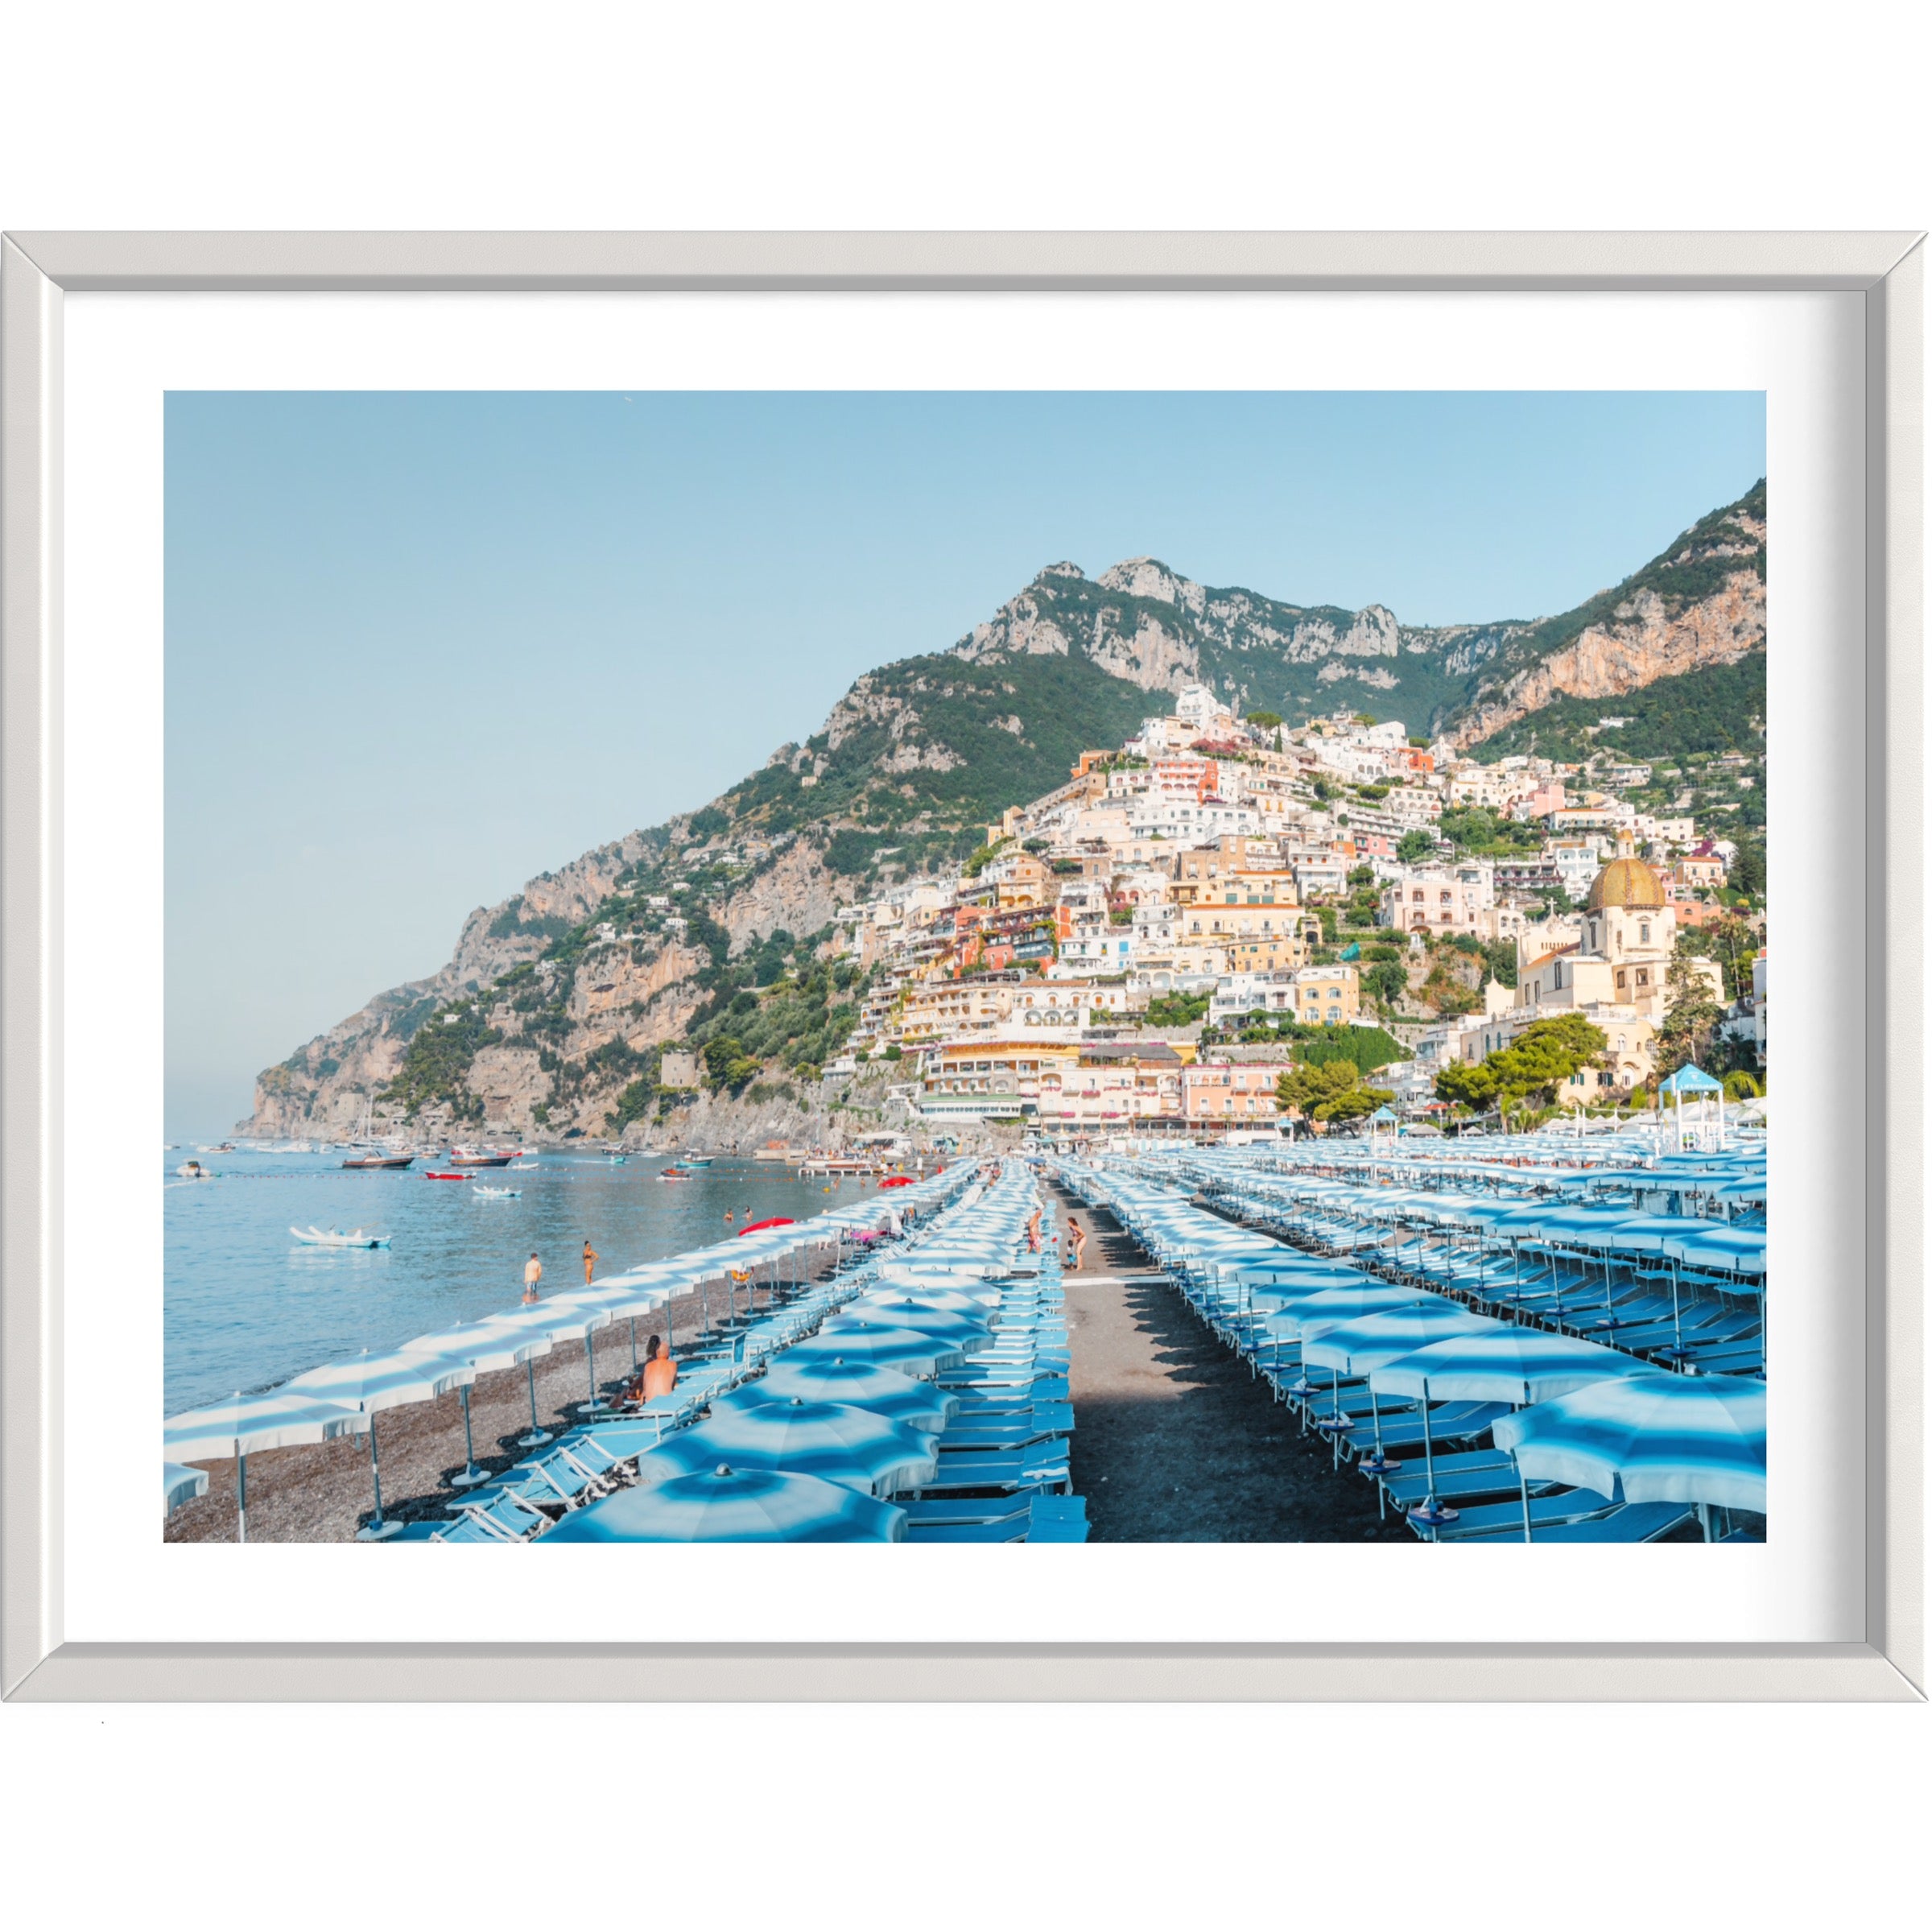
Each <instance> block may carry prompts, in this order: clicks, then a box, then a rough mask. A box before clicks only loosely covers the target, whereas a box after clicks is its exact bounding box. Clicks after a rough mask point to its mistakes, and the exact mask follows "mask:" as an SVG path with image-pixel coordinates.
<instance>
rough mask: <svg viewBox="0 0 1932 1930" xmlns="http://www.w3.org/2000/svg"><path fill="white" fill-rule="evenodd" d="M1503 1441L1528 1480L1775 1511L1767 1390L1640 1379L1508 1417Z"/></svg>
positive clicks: (1719, 1377) (1722, 1382) (1716, 1379)
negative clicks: (1768, 1490) (1768, 1496)
mask: <svg viewBox="0 0 1932 1930" xmlns="http://www.w3.org/2000/svg"><path fill="white" fill-rule="evenodd" d="M1495 1440H1496V1445H1497V1446H1498V1447H1499V1448H1503V1449H1507V1450H1509V1452H1510V1453H1513V1454H1514V1455H1515V1457H1516V1462H1517V1468H1518V1469H1520V1470H1521V1473H1522V1475H1523V1477H1524V1478H1525V1480H1529V1481H1560V1482H1567V1483H1568V1484H1569V1485H1570V1486H1572V1487H1578V1488H1591V1489H1594V1490H1596V1492H1597V1493H1598V1494H1612V1493H1614V1491H1615V1490H1616V1483H1617V1482H1618V1481H1621V1482H1623V1484H1624V1495H1625V1497H1626V1498H1628V1499H1629V1500H1631V1501H1675V1502H1713V1503H1715V1505H1716V1506H1719V1507H1726V1508H1743V1509H1746V1510H1748V1511H1750V1512H1752V1513H1753V1514H1758V1515H1761V1514H1763V1513H1765V1384H1764V1382H1762V1381H1752V1380H1744V1379H1741V1378H1736V1377H1733V1376H1732V1375H1728V1374H1632V1375H1630V1376H1629V1377H1627V1378H1623V1379H1620V1380H1608V1381H1604V1382H1600V1383H1599V1384H1598V1385H1596V1386H1595V1387H1584V1388H1581V1389H1579V1391H1577V1392H1575V1393H1574V1394H1566V1395H1563V1396H1562V1397H1561V1398H1560V1399H1556V1400H1548V1401H1543V1402H1542V1403H1538V1405H1537V1406H1535V1407H1525V1408H1523V1409H1522V1410H1521V1411H1520V1412H1518V1413H1515V1414H1506V1415H1503V1416H1501V1418H1500V1419H1499V1420H1497V1421H1496V1428H1495Z"/></svg>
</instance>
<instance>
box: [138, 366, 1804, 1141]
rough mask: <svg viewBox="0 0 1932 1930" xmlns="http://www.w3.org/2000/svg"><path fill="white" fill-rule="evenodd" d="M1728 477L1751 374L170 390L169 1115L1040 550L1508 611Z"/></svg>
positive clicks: (1454, 609)
mask: <svg viewBox="0 0 1932 1930" xmlns="http://www.w3.org/2000/svg"><path fill="white" fill-rule="evenodd" d="M1763 473H1765V411H1764V403H1763V398H1762V396H1761V395H1758V394H1757V393H1755V392H1752V393H1742V394H1695V395H1662V394H1660V395H1649V394H1645V395H1626V394H1620V395H1292V394H1274V395H1230V394H1188V395H1162V394H1133V395H1097V394H1091V395H1090V394H1065V395H980V394H965V395H872V394H865V395H760V394H742V395H654V394H650V393H648V392H646V391H635V392H634V393H632V394H630V395H618V394H613V395H434V394H420V395H411V394H403V395H338V394H300V395H272V394H270V395H255V394H250V395H242V394H236V395H229V394H193V395H188V394H176V395H171V396H170V397H169V398H168V400H167V725H166V728H167V745H166V749H167V935H166V944H167V1130H168V1132H169V1134H170V1136H171V1137H178V1138H206V1137H209V1136H211V1135H213V1134H218V1133H222V1132H225V1131H226V1130H228V1128H229V1126H232V1125H233V1122H235V1121H236V1120H237V1119H239V1118H242V1116H243V1115H244V1114H246V1112H247V1111H248V1110H249V1106H250V1092H251V1086H252V1081H253V1080H254V1075H255V1074H256V1072H258V1071H259V1070H260V1069H261V1068H262V1067H263V1066H265V1065H267V1064H272V1063H273V1062H274V1061H275V1060H279V1059H281V1058H283V1057H284V1056H286V1055H287V1053H288V1052H291V1050H292V1049H293V1048H295V1047H296V1046H297V1045H299V1044H302V1043H303V1042H304V1041H305V1040H307V1039H310V1038H312V1036H314V1035H315V1034H316V1033H317V1032H319V1031H322V1030H324V1028H325V1027H328V1026H329V1025H331V1024H332V1023H334V1022H335V1021H336V1020H337V1019H341V1018H343V1017H345V1016H346V1015H348V1014H349V1013H350V1012H352V1011H353V1010H356V1009H357V1007H358V1006H361V1004H362V1003H363V1002H365V1000H366V999H367V998H369V997H370V996H371V995H372V994H374V993H376V992H378V991H379V990H383V989H385V988H386V987H388V986H392V985H395V984H398V983H399V982H403V980H406V979H409V978H413V977H421V976H423V975H426V974H427V973H430V972H432V971H434V970H435V969H436V968H437V966H439V965H441V964H442V963H443V961H444V960H445V959H446V958H447V957H448V954H449V952H450V950H451V948H452V945H453V944H454V941H455V939H456V932H457V928H458V926H459V925H460V923H461V920H462V919H463V918H464V915H465V914H466V913H468V912H469V911H471V910H472V909H473V907H476V906H477V905H481V904H489V903H495V902H497V900H499V899H503V898H505V897H507V896H508V895H510V894H511V893H513V892H514V891H516V890H517V889H518V886H520V885H522V882H524V880H525V879H526V878H529V877H530V876H531V875H532V874H535V873H536V872H539V871H542V870H546V869H550V868H553V867H555V866H559V865H562V864H564V863H566V862H568V861H569V860H570V859H572V858H575V857H576V855H577V854H578V853H580V852H582V851H584V850H585V849H588V847H590V846H591V845H595V844H598V843H601V842H602V841H605V840H608V839H610V838H613V837H617V836H619V835H621V833H624V832H625V831H628V830H630V829H634V828H636V827H638V826H641V825H646V824H654V823H655V822H658V820H661V819H663V818H664V817H666V816H669V815H670V814H671V813H672V812H675V811H679V810H683V809H688V808H691V807H693V806H695V805H696V804H700V803H702V802H704V800H706V799H708V798H709V797H711V796H714V795H716V793H717V792H718V791H721V790H723V789H724V788H725V787H727V786H728V785H729V784H730V783H733V782H734V781H735V780H736V779H738V778H740V777H741V776H743V775H745V773H746V772H747V771H750V770H752V769H753V768H755V767H757V766H758V765H759V764H760V763H762V762H763V761H764V760H765V758H766V757H767V756H768V755H769V754H770V752H771V751H772V750H774V748H776V747H777V746H778V745H779V744H781V743H783V742H787V741H790V740H798V739H803V738H805V737H806V736H807V735H808V734H810V733H811V732H812V731H813V730H814V729H816V728H817V727H818V725H819V723H820V722H821V721H823V719H824V715H825V713H826V712H827V711H828V709H830V708H831V706H832V704H833V702H834V701H836V699H837V697H838V696H840V693H841V692H843V691H844V688H846V686H847V685H848V684H849V683H850V682H851V680H852V678H853V677H854V676H857V675H858V674H859V673H860V672H861V671H865V670H867V669H869V668H871V667H873V666H874V665H876V664H878V663H886V662H889V661H891V660H892V659H896V658H900V657H905V656H909V655H916V654H919V653H920V652H923V651H935V650H942V649H944V648H946V647H947V646H949V645H950V644H952V643H954V642H955V641H956V639H958V638H960V636H961V635H963V634H964V633H965V632H966V631H967V630H969V629H970V628H971V627H972V625H973V624H974V623H975V622H979V621H980V620H982V619H983V618H986V617H988V616H989V615H991V614H992V613H993V611H994V610H996V609H997V607H998V606H999V605H1001V603H1002V602H1004V601H1005V600H1006V599H1007V598H1008V597H1010V596H1012V595H1013V593H1014V592H1015V591H1017V590H1018V589H1021V588H1022V586H1023V585H1025V584H1026V582H1027V581H1030V579H1031V577H1033V576H1034V573H1035V572H1037V571H1038V569H1039V568H1041V567H1042V565H1043V564H1047V563H1050V562H1054V561H1057V560H1061V559H1067V560H1071V561H1073V562H1075V563H1077V564H1080V566H1081V568H1084V569H1085V570H1087V571H1088V572H1089V573H1097V572H1100V570H1102V569H1104V568H1107V567H1108V565H1109V564H1113V563H1115V562H1117V561H1119V560H1121V558H1123V557H1127V556H1139V555H1153V556H1158V557H1159V558H1160V559H1162V560H1163V561H1164V562H1166V563H1167V564H1170V565H1171V566H1172V567H1173V568H1175V569H1176V570H1179V571H1180V572H1183V574H1185V575H1187V576H1189V577H1193V578H1194V579H1195V581H1199V582H1201V583H1204V584H1208V585H1212V586H1215V587H1223V586H1231V585H1240V586H1242V587H1245V588H1249V589H1256V590H1259V591H1261V592H1262V593H1265V594H1267V595H1269V596H1273V597H1279V598H1282V599H1285V600H1287V601H1293V602H1298V603H1302V604H1315V603H1330V604H1339V605H1344V606H1346V607H1348V608H1350V609H1354V608H1359V607H1360V605H1363V604H1364V603H1369V602H1380V603H1383V604H1385V605H1388V606H1389V608H1390V609H1391V610H1393V611H1394V612H1395V614H1397V617H1399V618H1402V620H1403V621H1404V622H1418V623H1445V622H1480V621H1486V620H1492V619H1496V618H1529V617H1535V616H1538V615H1542V614H1547V613H1549V612H1551V611H1555V610H1564V609H1567V608H1569V607H1571V605H1575V604H1576V603H1578V602H1579V601H1582V600H1583V598H1584V597H1587V596H1588V595H1590V594H1591V593H1592V592H1594V591H1596V590H1599V589H1604V588H1606V587H1607V586H1608V585H1611V584H1612V583H1614V582H1616V581H1618V580H1619V579H1620V577H1623V576H1624V575H1626V574H1627V573H1629V572H1630V571H1631V570H1633V569H1634V568H1637V565H1638V564H1641V563H1642V562H1644V561H1645V560H1648V559H1649V557H1651V556H1654V555H1655V554H1656V553H1657V552H1658V551H1659V550H1661V549H1662V548H1663V547H1664V546H1665V545H1666V543H1668V542H1669V541H1670V539H1671V538H1672V537H1673V536H1674V535H1676V534H1678V532H1679V531H1682V530H1683V529H1685V528H1686V527H1688V526H1689V525H1690V524H1691V523H1692V522H1694V521H1695V519H1697V518H1698V517H1699V516H1700V515H1703V514H1704V513H1705V512H1706V511H1707V510H1710V509H1711V508H1712V507H1714V506H1716V505H1717V504H1719V503H1723V502H1729V501H1731V500H1732V499H1733V498H1736V496H1738V495H1739V494H1741V493H1742V491H1743V490H1744V489H1745V488H1747V487H1748V486H1749V485H1750V483H1751V482H1752V481H1753V480H1754V479H1755V478H1756V477H1759V476H1761V475H1762V474H1763ZM1773 483H1774V485H1775V479H1773ZM1418 721H1419V720H1418Z"/></svg>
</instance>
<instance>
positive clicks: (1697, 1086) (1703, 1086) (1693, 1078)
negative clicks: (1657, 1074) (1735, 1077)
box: [1657, 1065, 1724, 1093]
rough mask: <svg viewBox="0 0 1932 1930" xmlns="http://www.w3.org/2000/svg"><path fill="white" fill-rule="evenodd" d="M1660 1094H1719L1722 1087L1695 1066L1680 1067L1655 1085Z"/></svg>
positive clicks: (1718, 1082)
mask: <svg viewBox="0 0 1932 1930" xmlns="http://www.w3.org/2000/svg"><path fill="white" fill-rule="evenodd" d="M1657 1090H1658V1092H1660V1093H1721V1092H1722V1091H1723V1090H1724V1085H1723V1082H1722V1081H1719V1080H1716V1079H1713V1078H1712V1077H1711V1075H1710V1074H1709V1073H1708V1072H1700V1071H1699V1069H1698V1068H1697V1067H1695V1065H1680V1066H1679V1067H1678V1068H1677V1070H1676V1071H1675V1072H1673V1073H1672V1074H1671V1075H1670V1077H1669V1078H1668V1079H1666V1080H1663V1081H1660V1083H1659V1084H1658V1085H1657Z"/></svg>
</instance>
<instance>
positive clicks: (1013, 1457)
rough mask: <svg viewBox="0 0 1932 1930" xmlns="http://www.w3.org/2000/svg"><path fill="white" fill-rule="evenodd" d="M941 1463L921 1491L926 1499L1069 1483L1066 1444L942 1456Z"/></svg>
mask: <svg viewBox="0 0 1932 1930" xmlns="http://www.w3.org/2000/svg"><path fill="white" fill-rule="evenodd" d="M1066 1483H1067V1444H1066V1443H1065V1441H1064V1440H1055V1441H1043V1442H1042V1443H1040V1444H1038V1446H1036V1447H1032V1448H1009V1449H1003V1450H997V1451H994V1452H990V1453H977V1452H969V1453H962V1454H942V1455H941V1456H940V1457H939V1469H938V1471H937V1473H935V1474H934V1475H933V1477H931V1480H929V1481H927V1482H926V1483H925V1484H924V1485H923V1486H922V1487H921V1488H920V1490H919V1493H920V1494H922V1495H926V1494H944V1493H946V1492H947V1491H948V1490H952V1491H963V1490H968V1489H973V1488H994V1489H998V1488H1037V1487H1047V1488H1061V1487H1064V1486H1066Z"/></svg>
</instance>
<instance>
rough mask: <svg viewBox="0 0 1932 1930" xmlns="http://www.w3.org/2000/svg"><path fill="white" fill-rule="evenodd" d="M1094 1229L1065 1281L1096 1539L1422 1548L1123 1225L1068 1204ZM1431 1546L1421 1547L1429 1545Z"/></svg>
mask: <svg viewBox="0 0 1932 1930" xmlns="http://www.w3.org/2000/svg"><path fill="white" fill-rule="evenodd" d="M1059 1206H1060V1209H1061V1213H1062V1218H1063V1223H1064V1219H1065V1217H1066V1216H1067V1215H1068V1214H1071V1217H1073V1218H1075V1219H1076V1220H1078V1221H1080V1224H1081V1225H1082V1226H1084V1228H1085V1229H1087V1231H1088V1236H1089V1238H1088V1246H1087V1255H1086V1263H1085V1265H1084V1267H1082V1268H1081V1269H1080V1271H1078V1272H1072V1273H1067V1274H1066V1275H1063V1280H1064V1282H1065V1284H1066V1288H1067V1330H1068V1345H1069V1350H1070V1352H1071V1355H1072V1361H1073V1365H1072V1372H1071V1389H1072V1394H1073V1407H1074V1419H1075V1426H1074V1434H1073V1457H1072V1470H1073V1486H1074V1490H1075V1493H1076V1494H1084V1495H1085V1496H1086V1498H1087V1519H1088V1522H1089V1523H1091V1524H1092V1539H1094V1540H1096V1541H1376V1540H1390V1541H1403V1542H1413V1541H1414V1536H1413V1535H1411V1534H1410V1532H1409V1531H1408V1529H1407V1528H1406V1527H1404V1526H1403V1525H1402V1523H1399V1522H1397V1521H1393V1520H1390V1521H1388V1522H1381V1521H1378V1519H1377V1514H1376V1499H1375V1491H1374V1490H1373V1487H1372V1486H1370V1484H1369V1482H1366V1481H1364V1479H1363V1478H1362V1477H1360V1475H1359V1474H1356V1473H1353V1472H1352V1471H1351V1470H1349V1469H1346V1468H1344V1469H1343V1470H1342V1471H1341V1472H1340V1473H1335V1472H1333V1471H1332V1469H1331V1464H1330V1449H1329V1447H1328V1445H1327V1442H1326V1441H1324V1440H1323V1439H1322V1438H1321V1437H1320V1436H1319V1435H1316V1434H1314V1433H1312V1432H1311V1433H1310V1434H1308V1435H1306V1436H1304V1435H1303V1434H1302V1433H1301V1432H1300V1424H1299V1422H1298V1421H1297V1420H1295V1419H1294V1416H1293V1415H1290V1412H1289V1411H1288V1409H1287V1408H1286V1407H1282V1406H1281V1405H1279V1404H1278V1403H1276V1402H1275V1401H1274V1400H1273V1399H1271V1398H1270V1396H1269V1391H1268V1386H1267V1383H1266V1382H1265V1381H1260V1380H1257V1379H1254V1378H1252V1377H1251V1376H1250V1375H1249V1371H1248V1368H1247V1366H1246V1364H1245V1362H1242V1361H1241V1360H1240V1359H1238V1358H1236V1356H1235V1355H1234V1354H1232V1353H1230V1352H1229V1351H1228V1349H1226V1348H1224V1347H1223V1346H1222V1345H1221V1344H1220V1341H1217V1340H1216V1339H1215V1337H1213V1336H1212V1334H1211V1333H1208V1329H1206V1328H1205V1327H1203V1325H1201V1324H1200V1322H1199V1320H1196V1319H1195V1316H1194V1315H1193V1314H1192V1313H1191V1312H1190V1311H1189V1309H1188V1307H1187V1303H1186V1301H1185V1300H1183V1299H1182V1297H1181V1296H1180V1295H1179V1293H1178V1292H1176V1291H1174V1289H1173V1288H1172V1287H1169V1286H1167V1285H1166V1284H1165V1283H1163V1282H1162V1281H1161V1280H1160V1279H1158V1276H1156V1275H1153V1274H1152V1273H1151V1271H1150V1269H1149V1267H1148V1262H1147V1259H1146V1255H1145V1254H1142V1253H1141V1250H1140V1249H1139V1248H1138V1247H1137V1246H1136V1245H1135V1244H1134V1242H1133V1240H1132V1239H1131V1238H1129V1236H1128V1235H1127V1234H1125V1232H1123V1231H1122V1230H1121V1227H1120V1225H1118V1223H1117V1221H1115V1220H1114V1219H1113V1216H1112V1215H1111V1214H1109V1213H1104V1212H1095V1211H1092V1210H1091V1209H1088V1208H1087V1207H1084V1206H1083V1205H1080V1202H1079V1201H1077V1200H1075V1198H1074V1197H1073V1196H1072V1195H1071V1194H1069V1193H1060V1194H1059ZM1418 1545H1419V1544H1418Z"/></svg>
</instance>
